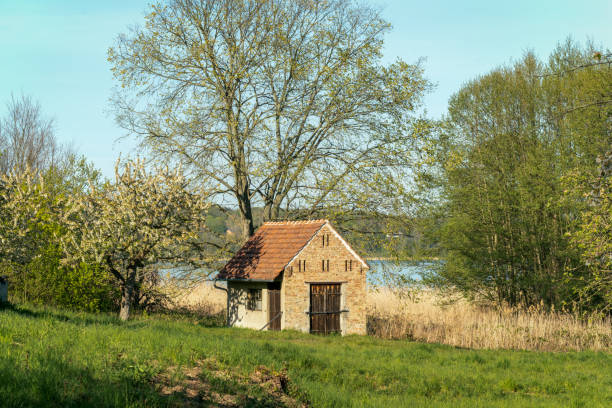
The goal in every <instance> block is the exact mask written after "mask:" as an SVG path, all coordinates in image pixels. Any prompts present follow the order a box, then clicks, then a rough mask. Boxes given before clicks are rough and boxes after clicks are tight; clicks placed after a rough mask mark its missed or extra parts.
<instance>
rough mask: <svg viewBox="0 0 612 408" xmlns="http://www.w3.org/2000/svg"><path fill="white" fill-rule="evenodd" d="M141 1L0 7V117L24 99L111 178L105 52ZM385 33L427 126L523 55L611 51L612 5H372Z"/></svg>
mask: <svg viewBox="0 0 612 408" xmlns="http://www.w3.org/2000/svg"><path fill="white" fill-rule="evenodd" d="M150 2H151V1H145V0H104V1H84V0H0V115H4V106H3V105H4V103H5V102H6V101H7V99H8V98H9V97H10V94H11V92H13V93H15V94H19V93H24V94H28V95H31V96H33V97H34V98H35V99H37V100H39V101H40V103H41V105H42V107H43V110H44V112H45V113H46V114H48V115H49V116H52V117H54V118H55V120H56V125H57V129H56V130H57V135H58V138H59V139H60V140H61V141H62V142H64V143H71V144H73V145H74V147H75V148H76V149H77V150H78V151H79V152H80V153H82V154H84V155H86V156H87V157H88V158H89V159H90V160H92V161H93V162H94V163H95V164H96V166H98V167H99V168H101V169H102V170H103V172H104V174H106V175H108V176H110V175H111V174H112V169H113V166H114V162H115V160H116V158H117V157H118V155H119V154H120V153H121V154H122V155H123V156H125V155H135V154H137V151H135V148H134V146H135V143H134V142H133V141H131V140H130V139H129V138H128V139H122V140H118V139H119V138H120V137H121V136H124V131H123V130H122V129H120V128H119V127H117V126H116V125H115V123H114V120H113V117H112V115H111V114H110V113H109V104H108V98H109V96H110V91H111V87H112V86H113V80H112V77H111V74H110V70H109V64H108V62H107V61H106V51H107V49H108V47H110V46H111V45H112V44H113V42H114V39H115V37H116V36H117V35H118V34H119V33H121V32H124V31H125V30H126V28H127V27H128V26H129V25H132V24H138V23H141V22H142V21H143V15H144V11H145V9H146V8H147V5H148V4H149V3H150ZM371 3H372V4H374V5H379V6H380V7H382V13H383V15H384V16H385V18H386V19H387V20H388V21H390V22H391V24H392V25H393V30H392V31H391V32H390V33H389V35H388V36H387V38H386V47H385V59H386V60H387V61H388V62H391V61H393V60H395V59H396V58H402V59H403V60H405V61H408V62H413V61H416V60H417V59H418V58H419V57H425V58H426V61H425V64H424V67H425V74H426V76H427V77H428V78H429V79H430V80H431V81H433V82H434V83H436V84H437V87H436V89H435V91H434V92H433V93H432V94H431V95H429V96H428V97H427V98H426V100H425V103H426V109H427V111H428V113H429V114H430V116H434V117H438V116H439V115H441V114H442V113H444V112H445V110H446V103H447V100H448V98H449V96H450V95H452V94H453V93H454V92H456V91H457V90H458V89H459V87H460V86H461V85H462V84H463V83H464V82H466V81H468V80H470V79H472V78H474V77H476V76H478V75H480V74H483V73H486V72H487V71H489V70H491V69H492V68H495V67H496V66H499V65H502V64H504V63H507V62H509V61H511V60H512V59H518V58H520V56H521V55H522V54H523V53H524V52H525V51H526V50H533V51H534V52H535V53H536V54H537V55H539V56H541V57H546V56H547V55H548V54H549V53H550V51H552V49H553V48H554V47H555V46H556V44H557V43H558V42H560V41H563V40H564V39H565V38H566V37H567V36H570V35H571V36H572V37H573V38H574V39H575V40H578V41H585V40H587V39H592V40H594V41H595V42H596V43H598V44H603V45H604V46H605V47H607V48H612V44H611V40H612V1H609V0H608V1H606V0H592V1H588V2H585V1H582V2H579V1H565V0H556V1H552V0H531V1H525V0H515V1H490V0H489V1H484V0H479V1H470V0H464V1H435V0H429V1H407V0H406V1H401V0H386V1H384V0H372V1H371Z"/></svg>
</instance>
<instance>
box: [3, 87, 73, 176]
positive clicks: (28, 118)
mask: <svg viewBox="0 0 612 408" xmlns="http://www.w3.org/2000/svg"><path fill="white" fill-rule="evenodd" d="M65 157H66V154H65V152H64V149H62V148H61V146H60V145H59V143H58V142H57V139H56V137H55V129H54V121H53V119H50V118H46V117H44V115H43V113H42V109H41V106H40V104H39V103H38V102H36V101H34V100H33V99H32V98H31V97H29V96H26V95H21V96H19V97H15V96H14V95H11V99H10V100H9V102H8V103H7V113H6V116H5V117H4V118H1V119H0V172H2V173H3V174H7V173H9V172H10V171H12V170H15V171H17V172H24V171H26V168H29V169H31V170H35V171H36V170H45V169H47V168H49V167H51V166H53V165H55V164H57V163H58V162H59V161H61V160H62V159H63V158H65Z"/></svg>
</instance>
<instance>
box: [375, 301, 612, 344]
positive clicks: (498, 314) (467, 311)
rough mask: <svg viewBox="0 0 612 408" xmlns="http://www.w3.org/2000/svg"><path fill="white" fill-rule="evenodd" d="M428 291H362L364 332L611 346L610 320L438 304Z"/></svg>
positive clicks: (438, 339) (445, 340)
mask: <svg viewBox="0 0 612 408" xmlns="http://www.w3.org/2000/svg"><path fill="white" fill-rule="evenodd" d="M444 300H445V299H444V298H443V297H442V296H440V295H439V294H438V293H436V292H434V291H431V290H422V291H420V292H417V293H416V294H415V295H414V296H402V294H401V293H398V292H397V291H392V290H389V289H378V290H370V291H369V292H368V333H369V334H372V335H374V336H377V337H382V338H389V339H398V338H408V339H412V340H415V341H422V342H427V343H442V344H448V345H452V346H457V347H466V348H473V349H514V350H541V351H579V350H605V351H610V350H612V325H611V321H610V319H607V320H601V319H591V320H588V319H587V320H585V319H581V318H579V317H577V316H574V315H571V314H566V313H560V312H554V311H552V312H551V311H544V310H543V308H531V309H529V310H518V309H512V308H503V309H502V310H499V309H496V308H491V307H484V306H478V305H474V304H472V303H469V302H467V301H465V300H458V301H455V302H452V303H449V304H444Z"/></svg>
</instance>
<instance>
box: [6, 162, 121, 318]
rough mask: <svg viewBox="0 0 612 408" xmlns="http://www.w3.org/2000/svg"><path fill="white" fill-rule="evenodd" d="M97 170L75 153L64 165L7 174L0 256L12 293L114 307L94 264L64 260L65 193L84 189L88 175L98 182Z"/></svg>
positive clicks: (19, 297)
mask: <svg viewBox="0 0 612 408" xmlns="http://www.w3.org/2000/svg"><path fill="white" fill-rule="evenodd" d="M98 176H99V173H98V172H97V171H96V170H95V169H93V168H92V167H91V165H89V164H88V163H87V162H86V161H85V160H84V159H76V158H74V157H72V156H71V157H69V158H68V159H66V164H65V165H64V166H62V168H61V169H59V168H55V167H51V168H49V169H47V170H45V171H42V170H33V169H30V168H29V167H26V168H25V169H23V170H21V171H20V170H19V169H18V168H15V169H14V170H13V171H11V172H10V173H8V174H5V175H3V176H2V179H1V180H0V191H1V192H0V242H1V243H2V245H0V258H1V259H2V265H1V267H2V273H3V274H8V275H9V279H10V282H11V297H12V298H14V299H17V300H21V301H27V302H31V303H36V304H53V305H59V306H64V307H70V308H73V309H84V310H88V311H98V310H108V309H111V308H113V306H114V303H115V299H116V293H114V292H113V289H112V287H111V286H110V285H109V281H108V279H107V278H106V277H105V276H104V275H103V274H102V273H101V272H100V271H99V270H98V269H97V268H96V267H95V266H92V265H87V264H80V265H76V266H75V267H73V268H68V267H63V266H61V265H60V259H61V258H62V251H61V247H60V245H59V240H60V239H61V237H62V236H63V235H64V234H66V226H65V225H64V224H63V223H62V222H61V218H62V214H63V212H64V211H65V203H66V197H68V196H73V195H78V194H81V193H82V187H83V184H82V183H83V179H87V180H90V182H91V183H95V182H96V180H97V179H98ZM117 303H118V302H117Z"/></svg>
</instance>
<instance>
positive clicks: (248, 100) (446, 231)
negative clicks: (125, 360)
mask: <svg viewBox="0 0 612 408" xmlns="http://www.w3.org/2000/svg"><path fill="white" fill-rule="evenodd" d="M389 29H390V27H389V24H388V23H387V22H386V21H385V20H384V19H383V18H382V17H381V15H380V12H379V11H378V10H376V9H374V8H372V7H370V6H369V5H367V4H364V3H358V2H354V1H351V0H331V1H327V2H312V1H307V0H303V1H302V0H298V1H287V0H266V1H260V0H257V1H255V0H241V1H235V0H231V1H230V0H221V1H212V0H168V1H165V2H160V3H157V4H153V5H151V6H150V7H149V9H148V14H147V15H146V17H145V19H144V24H143V25H142V26H136V27H133V28H131V29H129V30H128V31H127V32H126V33H124V34H120V35H119V36H118V37H117V39H116V41H115V44H114V46H113V47H111V48H110V49H109V52H108V60H109V63H110V66H111V70H112V72H113V75H114V77H115V79H116V83H117V87H116V89H115V90H114V96H113V99H112V102H111V103H112V107H113V109H114V112H115V116H116V120H117V123H118V124H119V125H120V126H122V127H123V128H124V129H125V130H126V131H127V132H128V133H129V134H130V135H131V136H133V137H135V138H136V139H137V140H138V141H139V142H140V145H141V147H142V148H143V151H145V152H146V156H145V157H146V161H131V160H127V161H123V162H121V163H118V167H117V169H116V175H115V180H103V178H102V177H101V175H100V173H99V171H97V170H96V169H95V168H94V167H93V166H92V165H91V164H89V163H88V162H87V160H86V159H85V158H81V157H78V155H76V154H75V153H74V152H73V151H71V150H70V149H65V148H60V147H59V146H58V144H57V142H56V141H55V138H54V134H53V122H52V121H50V120H48V119H45V118H44V117H43V116H42V115H41V112H40V107H39V106H38V105H36V104H35V103H34V102H32V100H31V99H28V98H22V99H21V100H19V99H12V101H11V102H9V106H8V113H7V115H6V117H5V119H4V120H3V121H2V122H1V126H0V147H1V148H2V156H0V170H1V172H2V174H3V181H2V184H1V188H2V195H1V198H0V200H1V202H0V211H1V213H0V216H1V217H2V226H1V230H0V238H2V242H3V247H2V251H3V252H2V262H3V266H2V268H3V271H8V272H7V273H9V274H10V275H11V277H12V278H11V279H12V282H13V285H14V288H15V290H14V293H15V294H17V296H19V297H21V298H22V299H23V300H26V301H35V302H41V303H57V304H61V305H66V306H69V307H77V308H85V309H92V310H108V309H116V310H121V316H122V317H124V318H127V317H128V316H129V312H130V309H131V307H132V306H133V305H141V306H144V305H147V304H149V305H150V304H154V303H155V302H158V301H159V299H160V297H162V294H161V293H160V291H159V287H160V282H161V280H162V278H163V276H162V275H163V274H162V272H161V270H162V269H163V268H161V266H163V265H170V264H173V263H175V264H176V263H180V264H184V265H189V266H192V267H194V268H195V267H196V266H199V267H201V266H203V265H207V266H208V269H207V270H208V271H212V270H214V269H215V267H216V265H218V264H219V263H220V262H222V260H223V259H224V258H227V257H228V256H229V255H230V254H231V253H232V251H233V250H235V248H236V247H237V246H239V245H240V244H241V243H242V242H244V240H245V239H247V238H248V237H249V236H250V235H252V234H253V232H254V230H255V228H256V227H257V225H258V224H259V223H261V222H263V221H266V220H278V219H298V218H318V217H325V218H329V219H331V220H332V221H333V222H334V223H335V224H336V225H337V226H338V227H339V228H340V229H341V230H342V231H343V233H345V234H346V235H347V236H349V239H350V240H351V243H352V244H353V245H354V246H355V247H356V248H357V249H358V250H359V251H360V252H361V251H366V252H367V251H369V253H376V254H381V253H384V254H385V255H387V256H391V257H395V258H397V259H405V258H407V257H414V256H428V257H431V256H439V257H441V258H443V262H441V263H440V268H438V269H437V270H436V271H434V272H433V273H431V274H429V275H428V276H425V278H426V279H425V280H424V282H426V283H428V284H431V285H435V286H437V287H439V288H442V289H449V290H453V291H459V292H461V293H462V294H463V295H465V296H466V297H468V298H472V299H478V300H487V301H490V302H493V303H495V304H498V305H501V304H509V305H512V306H517V307H519V306H531V305H536V304H538V305H539V304H545V305H547V306H549V307H551V308H553V307H554V308H559V309H562V308H565V309H567V310H570V309H573V310H580V311H585V312H586V311H588V312H592V311H599V312H602V313H609V312H610V293H611V292H612V291H611V288H610V283H611V280H612V279H611V278H610V251H609V246H608V245H609V244H608V238H607V237H608V236H609V234H606V231H608V230H609V225H610V222H609V219H610V212H609V208H610V207H609V201H610V187H609V186H610V182H609V174H610V171H609V169H610V164H609V163H610V154H609V153H606V152H608V151H609V150H610V145H611V144H610V142H611V141H612V140H610V139H611V138H612V120H611V118H612V114H611V109H612V102H611V101H612V71H611V67H610V63H611V62H612V57H611V55H610V52H609V51H603V48H601V47H595V46H593V45H592V44H587V45H586V46H580V45H578V44H576V43H574V42H572V41H569V40H568V41H567V42H565V43H562V44H560V45H559V46H558V47H557V49H555V50H554V51H553V52H552V54H551V55H550V57H549V58H548V59H547V60H546V61H542V60H540V59H538V58H537V57H536V56H535V55H533V54H532V53H527V54H526V55H524V56H523V57H522V58H521V59H520V60H518V61H517V62H515V63H513V64H511V65H507V66H502V67H499V68H497V69H494V70H493V71H491V72H489V73H487V74H484V75H482V76H480V77H478V78H476V79H473V80H471V81H469V82H467V83H466V84H465V85H464V86H462V87H461V89H459V90H458V92H457V93H455V94H454V95H453V96H452V98H451V99H450V101H449V107H448V113H447V114H446V115H445V116H444V117H443V118H441V119H438V120H434V119H432V118H428V117H426V116H425V115H424V114H423V111H422V109H421V108H422V107H423V106H422V103H423V97H424V95H425V94H426V93H427V92H429V91H430V90H431V89H432V85H431V82H430V81H429V80H428V79H427V78H426V77H425V75H424V72H423V69H422V67H421V64H420V61H416V62H413V63H408V62H405V61H402V60H397V61H395V62H394V63H391V64H385V63H384V62H383V60H382V50H383V46H384V35H385V33H386V32H387V31H388V30H389ZM168 167H172V168H177V169H181V170H180V171H169V170H168V169H167V168H168ZM236 226H237V228H236ZM383 251H384V252H383ZM186 278H189V276H186Z"/></svg>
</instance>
